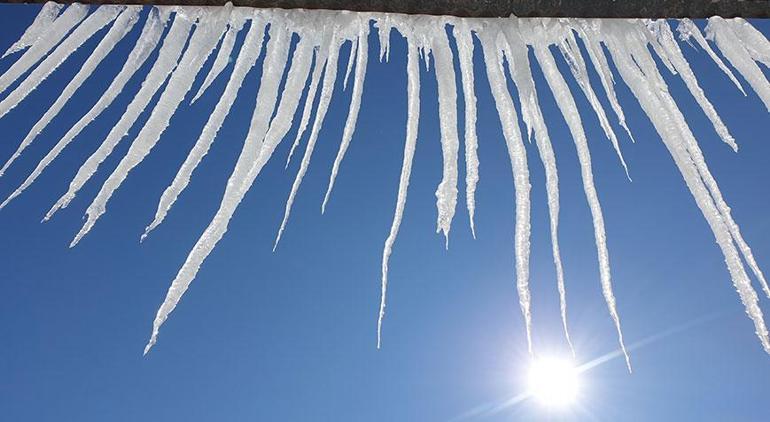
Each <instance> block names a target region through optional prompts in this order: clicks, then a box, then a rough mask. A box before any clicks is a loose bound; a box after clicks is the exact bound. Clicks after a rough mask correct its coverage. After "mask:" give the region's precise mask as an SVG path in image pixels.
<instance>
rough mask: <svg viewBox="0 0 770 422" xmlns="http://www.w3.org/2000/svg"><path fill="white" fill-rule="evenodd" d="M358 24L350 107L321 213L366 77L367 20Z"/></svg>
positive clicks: (353, 124) (347, 142) (347, 143)
mask: <svg viewBox="0 0 770 422" xmlns="http://www.w3.org/2000/svg"><path fill="white" fill-rule="evenodd" d="M359 26H360V29H359V33H358V38H357V40H358V41H357V42H356V43H355V45H357V46H358V49H357V52H358V54H356V73H355V75H354V76H353V93H352V95H351V98H350V109H349V110H348V118H347V120H346V121H345V129H344V130H343V132H342V141H341V142H340V148H339V150H338V151H337V157H335V158H334V165H333V166H332V173H331V175H330V176H329V186H328V187H327V188H326V194H325V195H324V201H323V203H322V204H321V214H323V213H324V212H326V204H327V203H328V202H329V196H330V195H331V193H332V189H333V188H334V181H335V180H336V179H337V173H338V172H339V169H340V164H341V163H342V159H343V158H345V153H346V152H347V150H348V147H349V146H350V142H351V140H352V139H353V132H354V131H355V130H356V122H357V121H358V111H359V110H360V109H361V96H362V94H363V91H364V78H365V77H366V66H367V63H368V61H369V40H368V37H369V22H368V20H367V21H361V22H360V23H359ZM351 61H352V57H351Z"/></svg>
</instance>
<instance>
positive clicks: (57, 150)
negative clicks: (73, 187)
mask: <svg viewBox="0 0 770 422" xmlns="http://www.w3.org/2000/svg"><path fill="white" fill-rule="evenodd" d="M163 10H164V12H161V13H162V14H163V17H162V18H161V16H160V15H161V13H159V11H158V10H151V11H150V14H149V15H148V17H147V21H146V22H145V24H144V28H143V29H142V32H141V34H140V35H139V39H138V40H137V42H136V45H135V46H134V48H133V50H131V53H129V55H128V59H127V60H126V63H125V64H124V65H123V67H122V68H121V69H120V72H119V73H118V74H117V75H116V76H115V78H113V80H112V82H111V83H110V86H109V87H108V88H107V89H106V90H105V92H104V95H102V96H101V97H100V98H99V101H97V102H96V104H94V106H93V107H91V109H90V110H89V111H88V112H87V113H86V114H85V115H84V116H83V117H81V118H80V120H78V122H77V123H75V125H74V126H72V128H70V130H68V131H67V133H66V134H65V135H64V136H63V137H62V138H61V139H60V140H59V141H58V142H57V143H56V145H54V147H53V148H52V149H51V151H49V152H48V154H46V156H45V157H43V159H42V160H40V163H38V165H37V167H35V169H34V170H33V171H32V173H31V174H30V175H29V176H28V177H27V179H26V180H24V182H23V183H22V184H21V185H20V186H19V187H18V188H16V190H14V191H13V193H11V195H9V196H8V198H6V200H5V201H3V203H2V204H0V208H3V207H5V206H6V205H8V203H9V202H11V201H12V200H13V199H14V198H16V197H17V196H19V195H21V193H22V192H24V190H25V189H27V188H28V187H29V186H30V185H32V183H34V181H35V180H36V179H37V178H38V176H40V174H42V173H43V170H45V168H46V167H48V165H49V164H51V163H52V162H53V160H55V159H56V157H58V156H59V154H61V152H62V151H63V150H64V148H66V147H67V145H69V144H70V142H72V140H73V139H75V137H76V136H77V135H78V134H80V132H81V131H82V130H83V129H85V127H86V126H88V125H89V124H90V123H91V122H92V121H94V119H96V118H97V117H98V116H99V115H100V114H101V113H102V112H103V111H104V110H105V109H106V108H107V107H108V106H109V105H110V104H111V103H112V102H113V101H114V100H115V98H117V96H118V94H120V93H121V92H122V91H123V88H124V87H125V86H126V83H128V80H129V79H130V78H131V77H132V76H133V75H134V74H135V73H136V71H137V70H138V69H139V68H140V67H141V66H142V64H143V63H144V62H145V61H146V60H147V58H148V57H149V56H150V53H152V52H153V51H154V50H155V47H156V46H157V45H158V41H159V40H160V37H161V35H162V33H163V28H164V25H165V22H166V20H167V19H168V13H167V9H163Z"/></svg>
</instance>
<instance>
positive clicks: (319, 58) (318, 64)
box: [286, 37, 329, 168]
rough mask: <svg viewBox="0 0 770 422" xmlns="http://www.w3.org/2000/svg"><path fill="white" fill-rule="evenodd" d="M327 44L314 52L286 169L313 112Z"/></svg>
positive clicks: (325, 58) (322, 44)
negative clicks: (310, 73)
mask: <svg viewBox="0 0 770 422" xmlns="http://www.w3.org/2000/svg"><path fill="white" fill-rule="evenodd" d="M324 38H325V37H324ZM328 42H329V41H328V40H327V41H325V42H323V43H321V47H320V48H317V49H316V50H315V65H314V67H313V76H312V77H311V79H310V87H309V88H308V90H307V96H306V97H305V107H304V109H303V110H302V119H301V120H300V123H299V128H298V129H297V136H295V137H294V142H293V143H292V144H291V149H290V150H289V156H288V157H287V158H286V168H288V167H289V164H290V163H291V157H292V156H294V150H296V149H297V147H298V146H299V141H300V140H301V139H302V135H303V134H304V133H305V129H306V128H307V124H308V122H310V114H311V113H312V111H313V102H314V101H315V97H316V92H317V91H318V82H319V81H320V80H321V72H323V71H324V68H325V67H326V60H327V54H328V52H327V51H326V48H325V46H326V44H327V43H328ZM316 113H317V111H316Z"/></svg>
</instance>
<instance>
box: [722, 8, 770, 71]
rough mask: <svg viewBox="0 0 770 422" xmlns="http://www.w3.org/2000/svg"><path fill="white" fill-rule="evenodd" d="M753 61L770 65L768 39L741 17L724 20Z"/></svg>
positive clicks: (769, 41) (769, 42)
mask: <svg viewBox="0 0 770 422" xmlns="http://www.w3.org/2000/svg"><path fill="white" fill-rule="evenodd" d="M726 22H727V23H728V25H730V28H732V30H733V32H734V33H735V35H736V36H737V37H738V38H739V39H740V40H741V43H742V44H743V45H744V46H745V47H746V51H748V53H749V54H750V55H751V58H753V59H754V60H755V61H758V62H760V63H762V64H764V65H765V66H767V67H770V40H768V39H767V38H765V36H764V34H762V33H761V32H759V31H758V30H757V28H754V27H753V26H752V25H751V24H750V23H748V22H747V21H746V20H745V19H743V18H733V19H729V20H727V21H726Z"/></svg>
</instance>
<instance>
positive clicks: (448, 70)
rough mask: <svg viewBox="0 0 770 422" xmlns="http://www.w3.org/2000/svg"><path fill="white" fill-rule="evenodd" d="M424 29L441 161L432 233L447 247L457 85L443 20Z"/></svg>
mask: <svg viewBox="0 0 770 422" xmlns="http://www.w3.org/2000/svg"><path fill="white" fill-rule="evenodd" d="M425 30H426V31H430V32H431V33H432V37H431V38H430V48H431V51H432V52H433V59H434V60H435V61H436V66H435V69H436V81H437V82H438V108H439V112H438V113H439V129H440V132H441V153H442V155H443V161H444V165H443V175H442V178H441V183H440V184H439V185H438V188H437V189H436V208H437V209H438V219H437V222H436V233H438V232H443V233H444V238H445V241H446V247H447V248H448V247H449V230H450V229H451V227H452V219H453V218H454V215H455V208H456V207H457V154H458V150H459V149H460V140H459V138H458V136H457V88H456V85H455V71H454V64H453V63H452V50H451V49H450V48H449V40H448V39H447V34H446V26H445V23H444V22H443V21H438V22H437V25H435V26H433V25H429V26H427V27H426V28H425ZM426 61H427V60H426Z"/></svg>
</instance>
